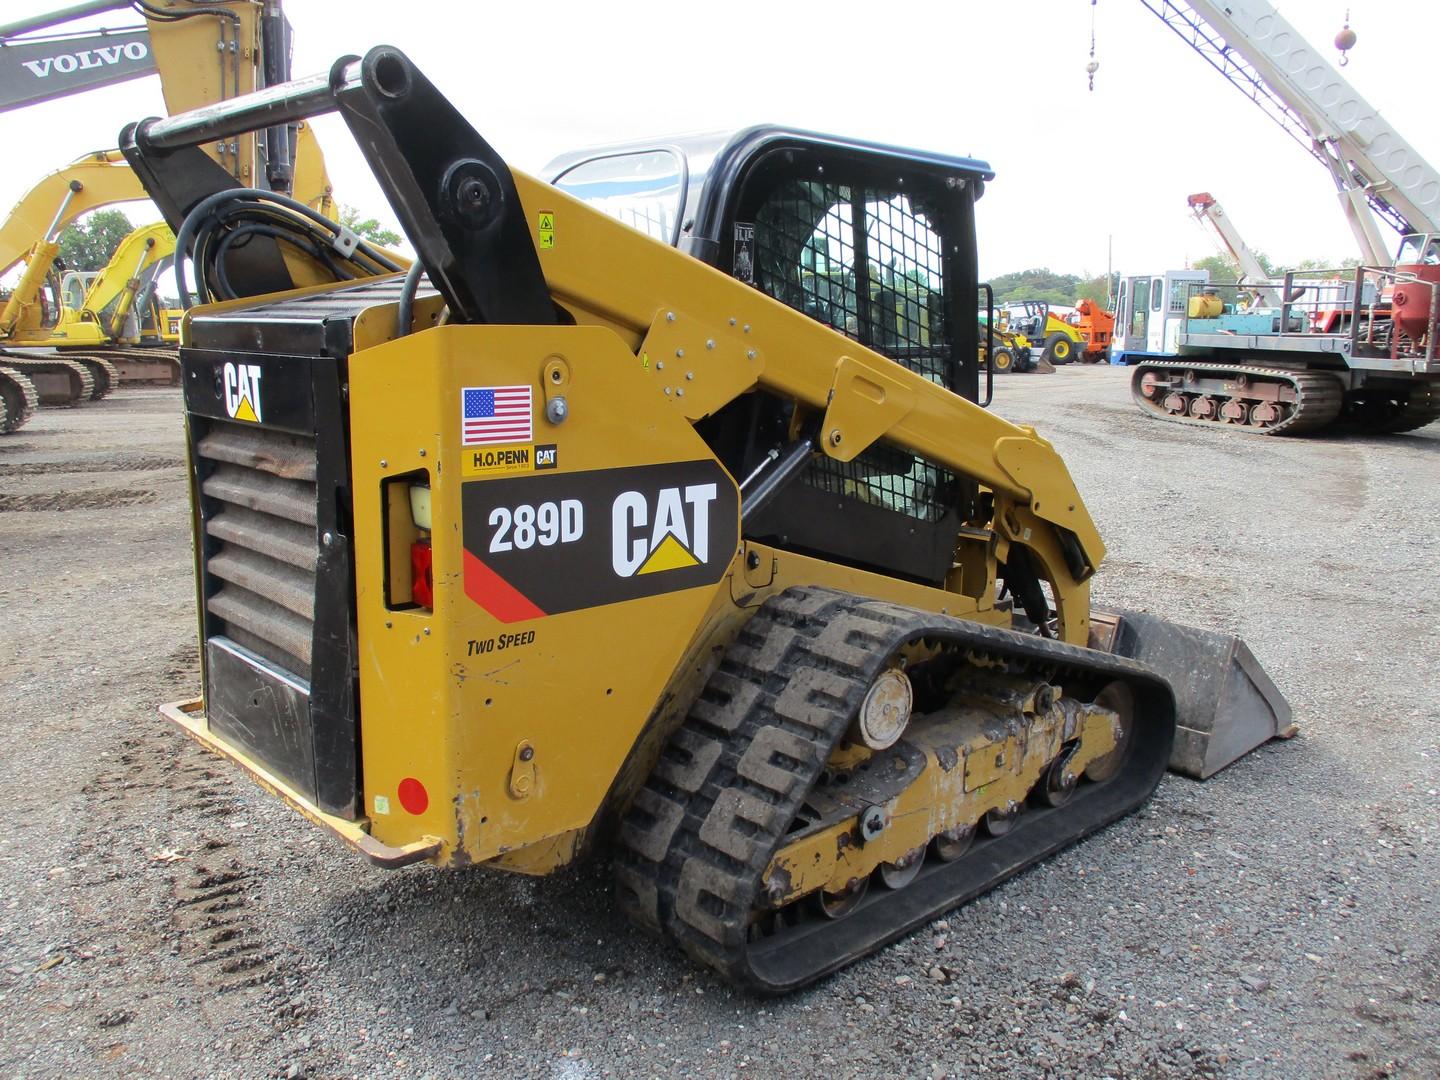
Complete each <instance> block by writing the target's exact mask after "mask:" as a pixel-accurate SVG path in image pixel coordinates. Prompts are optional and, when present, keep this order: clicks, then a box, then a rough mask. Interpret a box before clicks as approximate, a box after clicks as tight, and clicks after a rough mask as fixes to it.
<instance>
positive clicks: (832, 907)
mask: <svg viewBox="0 0 1440 1080" xmlns="http://www.w3.org/2000/svg"><path fill="white" fill-rule="evenodd" d="M915 869H916V870H917V871H918V870H919V869H920V867H919V864H918V863H917V864H916V867H915ZM869 891H870V879H869V878H868V877H863V878H859V879H858V880H856V881H852V882H851V883H850V885H849V887H848V888H845V889H842V890H840V891H839V892H825V891H824V890H821V891H820V892H817V893H816V894H815V910H816V911H817V912H819V913H820V915H821V916H823V917H824V918H826V919H843V918H845V916H846V915H849V914H850V913H851V912H852V911H854V910H855V909H856V908H857V907H859V906H860V901H861V900H864V899H865V894H866V893H868V892H869Z"/></svg>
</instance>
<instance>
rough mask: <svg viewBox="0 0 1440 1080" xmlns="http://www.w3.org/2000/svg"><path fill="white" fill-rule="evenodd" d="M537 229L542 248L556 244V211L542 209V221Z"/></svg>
mask: <svg viewBox="0 0 1440 1080" xmlns="http://www.w3.org/2000/svg"><path fill="white" fill-rule="evenodd" d="M537 231H538V232H539V234H540V247H541V248H542V249H546V248H553V247H554V246H555V211H554V210H541V211H540V221H539V225H538V229H537Z"/></svg>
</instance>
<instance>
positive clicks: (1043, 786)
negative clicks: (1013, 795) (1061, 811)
mask: <svg viewBox="0 0 1440 1080" xmlns="http://www.w3.org/2000/svg"><path fill="white" fill-rule="evenodd" d="M1074 756H1075V747H1074V746H1068V747H1066V748H1065V749H1064V750H1062V751H1060V756H1059V757H1057V758H1056V759H1055V760H1054V761H1052V762H1051V763H1050V767H1049V768H1048V769H1046V770H1045V775H1044V776H1042V777H1041V778H1040V783H1038V784H1036V785H1035V795H1034V798H1035V799H1036V800H1038V801H1039V803H1040V804H1041V805H1042V806H1064V805H1065V804H1066V803H1068V802H1069V801H1070V797H1071V796H1072V795H1074V794H1075V785H1076V784H1078V783H1079V782H1080V777H1079V776H1077V775H1076V774H1075V770H1074V769H1072V768H1071V767H1070V761H1071V759H1072V758H1073V757H1074Z"/></svg>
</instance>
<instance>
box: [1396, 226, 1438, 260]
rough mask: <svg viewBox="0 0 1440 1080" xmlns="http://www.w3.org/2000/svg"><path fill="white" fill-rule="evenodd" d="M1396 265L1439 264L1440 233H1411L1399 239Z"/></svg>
mask: <svg viewBox="0 0 1440 1080" xmlns="http://www.w3.org/2000/svg"><path fill="white" fill-rule="evenodd" d="M1395 265H1396V266H1440V233H1411V234H1410V235H1409V236H1407V237H1405V239H1403V240H1401V241H1400V252H1399V254H1397V255H1396V256H1395Z"/></svg>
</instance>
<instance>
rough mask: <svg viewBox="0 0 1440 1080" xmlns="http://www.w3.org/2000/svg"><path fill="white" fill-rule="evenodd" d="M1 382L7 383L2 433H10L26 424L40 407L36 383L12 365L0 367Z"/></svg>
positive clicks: (0, 422)
mask: <svg viewBox="0 0 1440 1080" xmlns="http://www.w3.org/2000/svg"><path fill="white" fill-rule="evenodd" d="M0 382H4V384H5V391H6V392H5V394H4V398H5V402H4V404H5V415H4V417H3V418H0V434H3V435H8V434H10V432H12V431H15V430H17V429H19V428H21V427H23V426H24V424H25V422H26V421H27V420H29V419H30V417H32V416H34V415H35V410H36V409H38V408H39V407H40V395H39V394H38V393H36V391H35V384H34V383H32V382H31V381H30V380H29V379H28V378H26V377H25V376H24V375H23V374H21V373H20V372H18V371H16V370H15V369H14V368H11V367H0Z"/></svg>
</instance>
